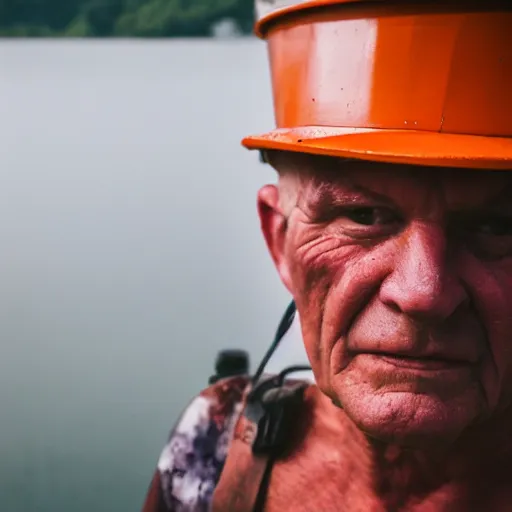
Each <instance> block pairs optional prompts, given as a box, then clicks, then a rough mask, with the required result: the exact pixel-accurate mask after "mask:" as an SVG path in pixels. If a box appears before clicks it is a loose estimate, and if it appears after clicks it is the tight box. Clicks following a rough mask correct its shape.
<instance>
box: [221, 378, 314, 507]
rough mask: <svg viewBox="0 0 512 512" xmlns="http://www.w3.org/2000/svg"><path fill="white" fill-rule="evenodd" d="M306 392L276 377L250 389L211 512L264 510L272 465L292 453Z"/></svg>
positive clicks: (301, 386) (301, 385)
mask: <svg viewBox="0 0 512 512" xmlns="http://www.w3.org/2000/svg"><path fill="white" fill-rule="evenodd" d="M307 386H308V383H307V382H303V381H284V379H283V375H278V376H273V377H268V378H266V379H262V380H261V381H260V382H258V383H257V384H256V385H255V386H254V387H253V388H252V389H251V391H250V392H249V393H248V395H247V397H246V402H245V408H244V411H243V413H242V415H241V416H240V418H239V420H238V423H237V425H236V427H235V432H234V436H233V439H232V441H231V445H230V448H229V452H228V455H227V459H226V462H225V465H224V468H223V471H222V473H221V477H220V480H219V482H218V483H217V486H216V488H215V491H214V495H213V503H212V512H225V511H227V510H229V511H230V512H254V511H256V510H259V509H261V508H262V506H263V504H264V502H265V498H266V491H267V487H268V483H269V480H270V472H271V469H272V464H273V462H274V461H275V460H276V459H277V458H278V457H279V456H281V455H282V453H283V452H284V450H286V448H287V447H288V446H287V440H288V439H289V433H290V429H291V428H293V426H292V422H293V420H294V418H296V415H297V412H298V409H299V408H300V406H301V405H302V403H303V397H304V390H305V389H306V387H307Z"/></svg>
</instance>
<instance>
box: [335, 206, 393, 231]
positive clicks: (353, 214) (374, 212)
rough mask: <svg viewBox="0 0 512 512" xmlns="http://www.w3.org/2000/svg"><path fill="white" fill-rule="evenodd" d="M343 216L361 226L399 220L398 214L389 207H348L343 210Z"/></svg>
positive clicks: (387, 223)
mask: <svg viewBox="0 0 512 512" xmlns="http://www.w3.org/2000/svg"><path fill="white" fill-rule="evenodd" d="M343 216H344V217H345V218H347V219H349V220H351V221H352V222H356V223H357V224H361V225H363V226H382V225H389V224H396V223H397V222H399V221H400V216H399V215H398V214H397V213H396V212H394V211H393V210H391V209H389V208H372V207H358V208H350V209H347V210H345V211H344V212H343Z"/></svg>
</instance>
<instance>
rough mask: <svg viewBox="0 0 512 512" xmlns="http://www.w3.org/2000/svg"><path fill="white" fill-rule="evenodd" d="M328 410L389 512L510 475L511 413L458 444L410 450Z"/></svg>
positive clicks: (326, 404) (340, 412)
mask: <svg viewBox="0 0 512 512" xmlns="http://www.w3.org/2000/svg"><path fill="white" fill-rule="evenodd" d="M324 407H326V408H330V409H331V411H330V413H328V416H331V418H330V420H329V423H330V424H331V426H333V425H334V424H335V423H336V422H339V423H338V424H339V429H340V431H344V432H347V431H348V432H349V434H350V435H349V437H350V438H351V439H350V442H355V444H356V445H358V446H359V447H360V448H361V449H362V453H364V454H365V459H366V464H365V466H366V468H367V471H369V472H370V474H371V475H372V476H371V480H372V482H373V485H372V487H373V488H374V490H375V492H376V494H377V495H378V496H379V498H380V499H381V500H382V501H383V502H384V503H386V504H387V507H388V510H399V509H400V508H401V507H404V506H405V504H406V502H407V501H408V500H413V501H414V500H415V499H422V498H423V497H425V496H428V495H430V494H433V493H436V492H438V491H440V490H442V489H446V488H450V492H452V493H455V494H456V493H459V492H461V493H466V491H468V490H469V493H470V492H471V486H472V483H475V482H479V483H480V484H481V483H482V482H489V483H492V482H495V481H496V480H497V479H498V480H500V479H503V478H504V477H505V475H510V474H512V462H511V461H512V434H511V432H512V409H511V410H509V411H508V412H507V413H506V414H502V415H500V416H499V417H498V416H496V417H494V418H489V419H488V420H487V421H485V422H482V423H481V424H479V425H478V426H475V427H473V428H471V429H468V430H467V431H466V432H465V433H464V434H463V435H461V436H460V437H459V438H458V439H457V440H456V441H454V442H451V443H444V444H443V443H436V444H429V445H427V444H424V443H419V444H418V445H417V446H414V447H407V446H403V445H401V444H400V443H393V442H386V441H382V440H377V439H374V438H371V437H368V436H366V435H365V434H363V433H362V432H361V431H360V430H359V429H358V428H357V427H356V426H355V425H354V424H353V423H352V421H351V420H350V419H349V418H348V416H347V415H346V413H345V412H344V411H343V410H342V409H338V408H337V407H336V406H333V405H332V404H331V403H330V401H329V400H328V399H327V400H325V401H324ZM335 418H336V419H335ZM360 453H361V452H360ZM508 478H510V477H508Z"/></svg>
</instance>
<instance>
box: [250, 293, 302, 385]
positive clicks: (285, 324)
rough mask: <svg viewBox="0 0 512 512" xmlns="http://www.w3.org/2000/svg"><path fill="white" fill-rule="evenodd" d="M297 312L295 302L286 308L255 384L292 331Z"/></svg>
mask: <svg viewBox="0 0 512 512" xmlns="http://www.w3.org/2000/svg"><path fill="white" fill-rule="evenodd" d="M296 311H297V309H296V307H295V302H294V301H293V300H292V302H291V303H290V305H289V306H288V307H287V308H286V311H285V313H284V315H283V318H281V322H280V323H279V326H278V328H277V331H276V335H275V336H274V341H273V342H272V345H270V348H269V349H268V350H267V352H266V354H265V356H264V357H263V359H262V361H261V363H260V365H259V366H258V369H257V370H256V373H255V374H254V376H253V378H252V382H253V384H254V383H255V382H257V381H258V380H259V378H260V377H261V375H262V373H263V372H264V371H265V366H267V363H268V361H269V360H270V358H271V357H272V355H273V354H274V352H275V351H276V349H277V347H278V346H279V343H280V341H281V340H282V339H283V337H284V335H285V334H286V333H287V332H288V330H289V329H290V327H291V325H292V323H293V319H294V318H295V312H296Z"/></svg>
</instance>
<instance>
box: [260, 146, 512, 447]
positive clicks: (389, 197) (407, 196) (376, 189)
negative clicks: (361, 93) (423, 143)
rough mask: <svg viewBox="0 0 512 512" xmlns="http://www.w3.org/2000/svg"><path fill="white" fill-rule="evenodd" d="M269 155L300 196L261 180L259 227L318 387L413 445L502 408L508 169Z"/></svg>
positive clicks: (509, 318)
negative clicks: (293, 307)
mask: <svg viewBox="0 0 512 512" xmlns="http://www.w3.org/2000/svg"><path fill="white" fill-rule="evenodd" d="M272 163H273V165H274V166H275V167H276V169H277V170H278V171H279V172H280V173H284V174H286V175H287V176H288V178H289V177H290V176H295V177H296V178H297V179H294V180H289V179H288V178H287V181H288V185H287V186H293V187H295V193H291V192H290V190H288V191H287V196H289V197H294V200H293V203H292V204H291V205H288V206H289V208H288V211H284V210H286V208H284V207H283V204H282V203H280V202H279V193H280V191H278V189H277V188H276V187H273V186H267V187H265V188H263V189H262V190H261V191H260V194H259V211H260V217H261V222H262V229H263V232H264V234H265V237H266V240H267V243H268V245H269V248H270V251H271V253H272V256H273V258H274V261H275V263H276V266H277V268H278V270H279V273H280V275H281V278H282V280H283V282H284V283H285V285H286V286H287V287H288V289H289V290H290V292H291V293H292V295H293V297H294V299H295V301H296V304H297V309H298V312H299V314H300V318H301V323H302V332H303V339H304V343H305V346H306V350H307V353H308V356H309V359H310V361H311V365H312V367H313V372H314V374H315V377H316V380H317V383H318V385H319V387H320V388H321V389H322V391H324V393H326V394H327V395H328V396H329V397H331V398H332V399H333V400H335V401H337V402H339V403H340V404H341V405H342V407H343V408H344V410H345V411H346V413H347V414H348V416H349V417H351V418H352V420H353V421H354V422H355V423H356V424H357V425H358V426H359V427H360V428H361V429H362V430H363V431H365V432H367V433H368V434H369V435H372V436H377V437H380V438H384V439H395V440H401V441H403V442H411V443H415V442H418V441H419V440H421V439H425V437H428V438H431V439H433V438H439V439H446V440H448V439H453V438H455V437H457V436H458V435H459V434H460V433H461V432H462V431H463V430H464V429H465V428H466V427H468V426H470V425H474V424H475V423H477V422H479V421H482V420H486V419H487V418H489V416H491V415H493V414H495V413H498V412H500V411H503V410H504V409H506V408H507V407H508V406H509V405H510V404H511V402H512V339H511V334H512V308H511V306H512V200H511V199H510V198H511V197H512V173H507V172H489V171H468V170H453V169H449V170H448V169H430V168H420V167H416V168H414V167H402V166H394V165H387V164H371V163H364V162H358V163H356V162H342V161H340V160H335V159H324V158H316V157H307V156H304V155H295V156H293V155H291V154H285V153H281V154H277V155H274V157H273V160H272ZM290 183H292V184H293V185H290ZM281 194H282V191H281ZM294 194H295V195H294Z"/></svg>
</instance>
